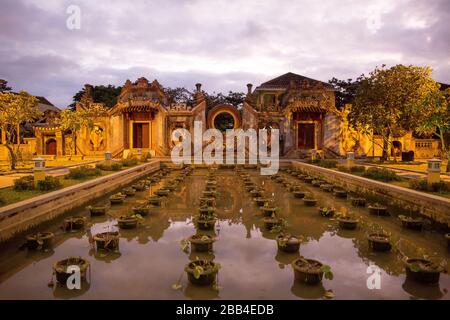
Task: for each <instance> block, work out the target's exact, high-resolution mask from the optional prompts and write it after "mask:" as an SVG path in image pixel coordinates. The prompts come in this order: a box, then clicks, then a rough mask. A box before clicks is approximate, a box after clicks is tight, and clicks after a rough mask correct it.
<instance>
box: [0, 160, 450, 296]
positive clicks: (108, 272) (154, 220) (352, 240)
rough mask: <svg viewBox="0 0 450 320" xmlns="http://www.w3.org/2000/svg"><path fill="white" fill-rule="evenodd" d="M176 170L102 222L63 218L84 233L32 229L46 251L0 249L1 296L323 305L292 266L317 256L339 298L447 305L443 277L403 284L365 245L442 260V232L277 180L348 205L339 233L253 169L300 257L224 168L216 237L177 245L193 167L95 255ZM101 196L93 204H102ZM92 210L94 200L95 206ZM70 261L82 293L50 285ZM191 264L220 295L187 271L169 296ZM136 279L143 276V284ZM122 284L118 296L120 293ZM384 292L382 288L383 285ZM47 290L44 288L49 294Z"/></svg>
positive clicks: (193, 200)
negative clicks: (212, 274)
mask: <svg viewBox="0 0 450 320" xmlns="http://www.w3.org/2000/svg"><path fill="white" fill-rule="evenodd" d="M176 174H177V173H176V172H173V173H171V174H170V175H168V176H166V177H164V178H163V179H162V180H161V181H159V182H158V183H154V184H152V186H151V187H150V189H148V190H145V191H142V192H137V193H136V195H135V196H133V197H129V198H127V199H126V200H125V202H124V204H123V205H117V206H112V207H111V208H110V210H109V211H108V214H107V215H106V216H102V217H93V218H90V217H89V216H88V212H87V210H85V209H84V208H82V209H77V210H74V211H72V212H69V213H67V215H66V216H69V215H84V216H86V217H88V220H89V223H88V225H87V226H86V229H85V230H81V231H77V232H73V233H63V232H61V231H60V230H59V227H60V225H61V222H62V219H63V218H64V217H61V218H58V219H56V220H55V221H54V222H52V223H50V224H48V225H45V226H41V227H40V228H39V231H51V232H54V233H55V239H54V246H53V249H52V250H49V251H46V252H42V251H36V252H33V251H18V250H17V248H18V247H19V246H20V244H21V242H23V238H22V239H18V240H16V241H15V242H11V243H9V244H8V245H7V246H4V247H2V248H1V249H0V298H25V297H27V298H52V297H53V298H58V299H59V298H61V299H70V298H80V297H81V298H86V299H91V298H119V299H120V298H122V299H123V298H129V297H146V298H156V299H158V298H176V299H179V298H187V299H218V298H224V299H235V298H236V299H290V298H301V299H321V298H323V296H324V294H325V291H326V289H325V287H324V286H323V285H318V286H308V285H304V284H301V283H297V282H295V281H294V280H293V279H294V274H293V270H292V268H291V266H290V264H291V262H292V261H293V260H294V259H296V258H298V257H299V256H300V255H302V256H305V257H310V258H314V259H317V260H320V261H322V262H323V263H326V264H328V265H330V266H331V268H332V271H333V273H334V274H335V278H334V280H332V281H331V282H328V281H327V282H325V286H328V284H329V283H332V287H333V289H335V292H336V298H338V299H346V298H368V299H370V298H375V297H376V298H385V299H394V298H396V299H409V298H410V297H414V298H421V299H422V298H423V299H449V295H448V293H447V291H446V289H447V288H449V287H450V279H449V276H448V275H447V274H442V275H441V283H440V287H428V286H423V285H420V284H416V283H411V282H410V281H409V280H406V281H404V282H402V281H403V278H404V267H403V263H402V260H401V257H399V256H398V255H397V254H396V253H395V252H394V251H392V252H386V253H376V252H373V251H372V250H371V249H370V248H369V247H368V244H367V233H368V232H369V231H370V230H371V228H372V224H377V225H380V226H381V227H382V228H383V229H385V230H388V231H389V232H391V234H392V238H393V239H394V240H395V241H397V240H398V239H402V240H403V242H404V243H405V244H406V245H405V246H404V247H405V248H403V249H404V251H405V252H406V253H407V254H408V255H414V254H415V253H416V252H418V251H417V250H418V248H420V249H421V250H423V251H424V252H436V253H437V254H438V255H440V256H442V257H444V258H448V257H449V252H448V251H447V249H446V248H445V247H444V246H442V239H441V237H440V235H439V234H435V233H431V232H426V231H424V232H421V233H420V232H419V233H417V232H409V231H406V230H403V229H401V226H400V225H399V224H398V221H396V220H395V219H394V218H392V217H391V218H389V217H374V216H370V215H368V212H367V209H365V208H353V207H351V204H350V202H349V201H348V200H346V199H338V198H336V197H334V196H333V195H332V194H331V193H327V192H324V191H321V190H320V189H319V188H314V187H312V186H311V185H310V184H305V183H303V182H300V181H298V180H296V179H295V178H291V177H289V176H287V175H285V174H284V176H285V177H286V179H288V180H289V181H291V182H293V183H297V184H298V185H299V186H300V188H301V189H302V190H303V191H307V192H310V193H311V194H312V195H313V196H314V198H316V199H317V200H318V206H326V207H334V208H336V210H337V211H345V210H347V209H348V208H350V210H349V211H350V213H352V214H355V215H357V216H358V217H361V219H362V223H361V224H360V225H359V226H358V228H357V229H356V230H353V231H352V230H341V229H340V228H339V227H338V224H337V222H336V221H335V220H334V219H329V218H324V217H321V216H320V215H319V213H318V209H317V207H306V206H304V205H303V201H302V200H301V199H295V198H294V197H293V196H292V194H291V193H290V192H288V191H287V189H286V188H285V187H284V186H283V185H282V184H279V183H276V182H274V181H272V180H271V179H270V178H267V177H262V176H260V175H259V174H258V172H257V171H250V176H251V179H252V180H253V181H254V182H255V183H256V184H257V185H259V186H263V187H264V190H265V191H264V196H265V197H272V198H273V201H274V203H275V204H276V206H278V207H279V208H280V209H279V210H280V211H279V213H280V215H281V216H282V217H283V218H285V219H286V221H287V222H288V225H287V227H286V230H285V231H286V232H288V233H291V234H293V235H298V236H302V237H303V239H304V240H303V241H302V244H301V248H300V252H297V253H293V254H289V253H284V252H281V251H279V250H278V249H277V243H276V240H275V239H276V234H275V233H271V232H269V231H267V230H266V229H265V228H264V224H263V222H262V213H261V210H260V209H259V208H258V207H257V206H256V204H255V203H254V201H253V200H252V199H251V196H250V193H249V192H247V191H245V189H244V186H243V185H242V184H241V183H240V181H239V178H238V177H237V176H236V174H235V172H234V171H233V170H221V171H219V173H218V175H217V180H218V181H220V183H218V192H219V194H220V196H219V198H218V199H217V215H218V217H219V220H218V222H217V224H216V229H215V230H211V231H201V233H202V234H205V233H206V234H209V235H213V236H216V237H217V241H216V242H215V243H214V246H213V252H209V253H201V252H189V253H187V254H186V253H185V252H183V251H182V250H181V245H180V240H181V239H185V238H187V237H189V236H191V235H193V234H196V233H197V232H198V231H197V230H196V229H195V227H194V225H193V224H192V221H191V218H192V216H193V215H194V214H195V213H196V212H197V209H198V203H199V198H200V197H201V195H202V191H203V190H204V187H205V176H206V174H207V171H206V170H203V169H196V170H195V172H194V174H193V175H192V176H189V177H187V178H186V179H185V180H184V182H182V183H180V186H179V188H178V189H177V190H175V192H173V193H172V194H171V195H170V196H169V197H167V198H164V201H163V204H162V206H161V207H160V208H153V209H152V210H151V213H150V215H149V216H147V217H145V220H144V222H143V223H142V224H141V225H139V226H138V227H137V228H136V229H130V230H120V244H119V248H120V249H119V251H120V252H118V253H114V252H101V251H99V252H96V251H95V249H94V245H93V243H91V242H90V241H92V236H93V235H95V234H97V233H100V232H106V231H115V230H118V228H117V225H116V224H117V222H116V219H117V217H119V216H121V215H124V214H130V213H131V212H132V207H133V206H134V205H136V203H137V202H139V201H144V200H145V199H147V198H148V197H149V196H150V195H152V194H153V192H154V191H155V190H157V189H158V188H159V187H160V186H162V185H163V184H164V183H165V182H166V181H167V180H168V179H171V178H173V177H174V176H175V175H176ZM107 199H108V195H105V196H104V197H103V198H102V199H98V200H97V201H96V203H99V204H101V203H105V202H106V201H107ZM93 204H95V203H93ZM68 256H82V257H87V258H88V260H89V262H90V263H91V265H92V279H93V281H92V283H89V284H87V286H86V287H84V289H83V290H81V291H68V290H67V289H64V288H55V290H54V291H53V290H52V289H50V288H46V287H47V282H48V279H49V275H50V273H51V266H52V265H53V263H54V262H56V261H58V260H61V259H64V258H66V257H68ZM195 259H207V260H214V261H216V262H218V263H220V264H221V265H222V268H221V269H220V271H219V285H220V286H221V287H222V288H221V289H220V291H217V290H214V289H213V288H212V287H196V286H193V285H191V284H189V283H188V280H187V277H186V275H185V274H184V275H183V280H182V285H183V289H181V290H173V289H172V288H171V285H172V284H173V283H175V282H176V281H177V279H178V278H179V276H180V273H182V272H184V266H185V265H186V264H187V263H188V262H189V261H193V260H195ZM371 263H374V264H375V265H377V266H378V267H380V268H381V269H382V270H383V271H384V273H383V289H382V290H375V291H377V292H374V291H371V290H367V288H366V285H365V283H366V282H365V281H366V279H367V273H366V269H367V266H368V265H369V264H371ZM142 274H145V275H146V276H145V277H144V278H143V277H142ZM117 288H120V290H117ZM384 288H386V289H384ZM46 289H47V290H46Z"/></svg>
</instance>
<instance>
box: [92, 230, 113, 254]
mask: <svg viewBox="0 0 450 320" xmlns="http://www.w3.org/2000/svg"><path fill="white" fill-rule="evenodd" d="M93 239H94V241H95V246H96V248H97V250H118V249H119V239H120V234H119V232H118V231H110V232H102V233H98V234H96V235H95V236H94V237H93Z"/></svg>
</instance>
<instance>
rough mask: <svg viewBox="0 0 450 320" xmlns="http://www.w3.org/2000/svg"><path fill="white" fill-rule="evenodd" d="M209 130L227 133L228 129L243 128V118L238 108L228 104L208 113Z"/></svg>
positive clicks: (216, 107)
mask: <svg viewBox="0 0 450 320" xmlns="http://www.w3.org/2000/svg"><path fill="white" fill-rule="evenodd" d="M207 123H208V128H213V129H218V130H220V131H222V132H225V131H226V130H227V129H237V128H240V126H241V116H240V114H239V111H238V110H237V109H236V107H234V106H232V105H228V104H221V105H218V106H215V107H214V108H212V109H211V111H209V113H208V121H207Z"/></svg>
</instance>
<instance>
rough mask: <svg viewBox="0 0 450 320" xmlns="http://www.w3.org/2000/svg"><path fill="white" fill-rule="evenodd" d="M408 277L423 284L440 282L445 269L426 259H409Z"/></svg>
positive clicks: (407, 266)
mask: <svg viewBox="0 0 450 320" xmlns="http://www.w3.org/2000/svg"><path fill="white" fill-rule="evenodd" d="M405 270H406V277H407V278H409V279H412V280H414V281H416V282H420V283H423V284H438V283H439V278H440V276H441V272H443V271H444V269H443V268H442V267H441V266H438V265H436V264H435V263H433V262H431V261H430V260H426V259H407V260H406V261H405Z"/></svg>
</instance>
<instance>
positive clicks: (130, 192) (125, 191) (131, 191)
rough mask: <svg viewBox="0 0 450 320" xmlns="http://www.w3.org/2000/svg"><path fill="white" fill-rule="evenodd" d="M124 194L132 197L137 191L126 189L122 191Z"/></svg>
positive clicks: (130, 188) (131, 188)
mask: <svg viewBox="0 0 450 320" xmlns="http://www.w3.org/2000/svg"><path fill="white" fill-rule="evenodd" d="M122 193H123V194H124V195H126V196H127V197H131V196H134V195H135V194H136V189H134V188H133V187H129V188H125V189H123V190H122Z"/></svg>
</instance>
